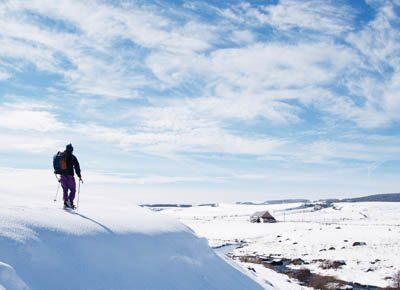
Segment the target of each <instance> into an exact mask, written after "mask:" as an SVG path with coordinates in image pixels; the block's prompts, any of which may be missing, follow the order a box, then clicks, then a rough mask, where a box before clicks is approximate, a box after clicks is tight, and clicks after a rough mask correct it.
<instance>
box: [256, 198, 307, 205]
mask: <svg viewBox="0 0 400 290" xmlns="http://www.w3.org/2000/svg"><path fill="white" fill-rule="evenodd" d="M308 202H311V201H310V200H309V199H295V198H291V199H275V200H267V201H264V204H283V203H308Z"/></svg>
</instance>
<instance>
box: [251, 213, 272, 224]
mask: <svg viewBox="0 0 400 290" xmlns="http://www.w3.org/2000/svg"><path fill="white" fill-rule="evenodd" d="M250 222H252V223H261V222H262V223H276V219H275V218H274V217H273V216H272V215H271V214H270V213H269V212H268V211H258V212H255V213H253V214H252V215H251V216H250Z"/></svg>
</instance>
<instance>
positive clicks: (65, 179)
mask: <svg viewBox="0 0 400 290" xmlns="http://www.w3.org/2000/svg"><path fill="white" fill-rule="evenodd" d="M60 182H61V186H62V189H63V192H64V201H68V200H70V201H71V202H73V201H74V198H75V192H76V183H75V178H74V177H73V176H72V175H61V178H60ZM68 189H69V191H70V193H69V196H68Z"/></svg>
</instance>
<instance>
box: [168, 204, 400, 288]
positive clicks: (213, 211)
mask: <svg viewBox="0 0 400 290" xmlns="http://www.w3.org/2000/svg"><path fill="white" fill-rule="evenodd" d="M298 206H300V204H281V205H236V204H219V205H218V206H216V207H211V206H196V207H191V208H168V209H165V210H163V211H162V212H161V214H163V215H169V216H174V217H177V218H178V219H180V220H181V221H182V222H183V223H185V224H186V225H188V226H189V227H190V228H192V229H193V230H194V231H195V232H196V233H197V234H198V235H200V236H202V237H205V238H207V239H208V241H209V243H210V245H211V246H213V247H217V246H220V245H223V244H227V243H238V242H241V244H242V246H243V247H241V248H237V249H233V250H232V254H234V255H237V256H244V255H259V256H268V255H271V254H273V255H276V256H277V257H283V258H289V259H297V258H300V259H302V260H303V261H304V264H302V265H298V266H293V265H292V266H291V267H293V268H296V267H297V268H299V267H304V268H308V269H310V270H311V271H312V272H314V273H320V274H323V275H330V276H335V277H337V278H339V279H341V280H344V281H349V282H358V283H361V284H364V285H375V286H380V287H385V286H388V285H389V284H390V282H391V281H390V280H389V279H388V277H393V275H394V273H395V272H396V271H399V270H400V203H385V202H376V203H372V202H371V203H337V204H334V205H333V207H329V208H324V209H321V210H314V209H313V208H309V209H293V208H296V207H298ZM261 210H269V211H270V213H271V214H272V215H273V216H275V217H276V218H277V220H278V221H279V222H277V223H275V224H267V223H260V224H257V223H250V222H249V216H250V215H251V214H252V213H254V212H256V211H261ZM355 242H362V243H365V245H361V246H353V243H355ZM318 260H319V261H318ZM326 260H330V261H338V260H342V261H344V262H345V263H346V264H345V265H343V266H341V267H338V268H337V269H333V268H329V267H328V269H323V268H322V267H321V266H322V264H323V263H324V262H325V261H326ZM239 263H241V262H239ZM241 264H242V265H244V266H246V267H248V266H249V264H248V263H241ZM253 268H254V269H255V271H256V273H255V275H257V276H258V277H259V278H262V279H264V280H269V282H272V284H274V283H273V281H277V280H276V279H278V278H279V279H281V278H282V275H283V274H279V275H278V278H276V279H275V278H274V277H273V275H275V273H273V274H271V270H270V269H266V268H265V267H263V266H262V265H258V264H253ZM278 284H279V283H278ZM280 285H282V284H280ZM275 286H276V285H275ZM292 286H293V287H294V285H292ZM277 288H280V289H285V287H282V286H281V287H279V286H277ZM286 289H289V288H286ZM295 289H298V288H296V287H295Z"/></svg>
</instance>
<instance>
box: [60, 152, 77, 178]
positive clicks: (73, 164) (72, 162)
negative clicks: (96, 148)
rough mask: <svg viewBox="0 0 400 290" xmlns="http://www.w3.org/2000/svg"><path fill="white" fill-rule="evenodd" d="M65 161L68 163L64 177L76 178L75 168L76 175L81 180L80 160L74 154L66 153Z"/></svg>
mask: <svg viewBox="0 0 400 290" xmlns="http://www.w3.org/2000/svg"><path fill="white" fill-rule="evenodd" d="M65 159H66V161H67V170H66V171H65V173H63V174H62V175H72V176H74V168H75V172H76V175H78V177H79V178H81V168H80V166H79V162H78V158H76V157H75V155H74V154H72V153H70V152H68V151H65Z"/></svg>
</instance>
